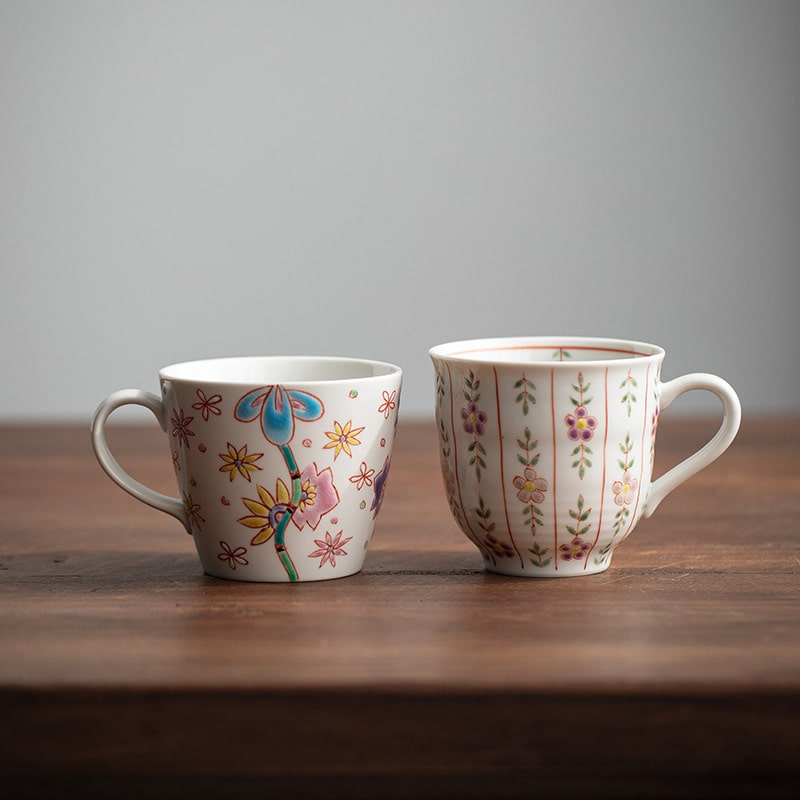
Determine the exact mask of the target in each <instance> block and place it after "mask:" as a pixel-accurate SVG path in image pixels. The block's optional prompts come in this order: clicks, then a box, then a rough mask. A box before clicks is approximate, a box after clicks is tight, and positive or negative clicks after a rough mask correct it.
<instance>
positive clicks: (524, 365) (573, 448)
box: [430, 337, 741, 577]
mask: <svg viewBox="0 0 800 800" xmlns="http://www.w3.org/2000/svg"><path fill="white" fill-rule="evenodd" d="M430 356H431V359H432V360H433V365H434V370H435V373H436V422H437V426H438V432H439V448H440V460H441V466H442V475H443V477H444V484H445V491H446V494H447V499H448V501H449V504H450V508H451V511H452V513H453V516H454V518H455V520H456V522H457V523H458V525H459V527H460V528H461V530H462V531H463V532H464V533H465V534H466V536H467V537H468V538H469V539H470V540H471V541H472V542H473V543H474V544H475V545H476V546H477V548H478V550H479V551H480V552H481V555H482V556H483V559H484V562H485V566H486V568H487V569H488V570H490V571H492V572H498V573H502V574H505V575H517V576H529V577H537V576H548V577H561V576H570V575H589V574H592V573H597V572H602V571H604V570H605V569H607V568H608V567H609V565H610V563H611V558H612V555H613V553H614V550H615V549H616V548H617V546H618V545H619V544H620V543H621V542H622V541H624V540H625V538H626V537H627V536H628V535H629V534H630V533H631V531H632V530H633V528H634V526H635V525H636V523H637V522H638V521H639V519H641V518H642V517H649V516H650V515H651V514H652V513H653V512H654V511H655V509H656V507H657V506H658V504H659V503H660V502H661V501H662V500H663V499H664V497H666V495H667V494H669V492H671V491H672V490H673V489H674V488H675V487H676V486H678V485H680V484H681V483H683V482H684V481H685V480H687V479H688V478H690V477H691V476H692V475H694V474H695V473H697V472H698V471H700V470H701V469H703V468H704V467H706V466H708V465H709V464H710V463H711V462H712V461H714V460H715V459H716V458H718V457H719V456H720V455H722V453H723V452H724V451H725V450H726V449H727V448H728V446H729V445H730V444H731V442H732V441H733V439H734V437H735V436H736V433H737V431H738V429H739V423H740V420H741V406H740V404H739V399H738V397H737V396H736V393H735V392H734V390H733V389H732V387H731V386H730V385H729V384H728V383H726V382H725V381H724V380H722V379H721V378H718V377H717V376H715V375H709V374H706V373H694V374H690V375H684V376H683V377H680V378H676V379H675V380H671V381H666V382H664V383H662V382H661V379H660V370H661V364H662V361H663V359H664V350H663V349H662V348H661V347H658V346H656V345H652V344H644V343H641V342H634V341H622V340H616V339H593V338H574V337H573V338H544V337H529V338H502V339H482V340H472V341H461V342H451V343H448V344H442V345H438V346H437V347H434V348H432V349H431V351H430ZM692 389H705V390H707V391H710V392H713V393H714V394H715V395H716V396H717V397H718V398H719V399H720V401H721V402H722V406H723V411H724V418H723V421H722V424H721V426H720V428H719V430H718V431H717V433H716V435H715V436H714V437H713V438H712V439H711V440H710V441H709V442H708V443H707V444H706V445H705V446H704V447H703V448H701V449H700V450H699V451H697V452H696V453H694V454H693V455H691V456H689V457H688V458H686V459H685V460H684V461H682V462H681V463H680V464H678V465H677V466H675V467H673V468H672V469H671V470H669V471H668V472H667V473H666V474H664V475H662V476H661V477H660V478H658V479H656V480H653V479H652V470H653V459H654V453H655V442H656V431H657V428H658V419H659V414H660V412H661V411H663V410H664V409H666V408H667V407H668V406H669V405H670V404H671V403H672V402H673V401H674V400H675V399H676V398H677V397H678V396H680V395H681V394H683V393H684V392H687V391H689V390H692Z"/></svg>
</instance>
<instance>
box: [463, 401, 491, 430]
mask: <svg viewBox="0 0 800 800" xmlns="http://www.w3.org/2000/svg"><path fill="white" fill-rule="evenodd" d="M487 419H488V417H487V416H486V412H485V411H481V410H480V409H479V408H478V406H477V405H475V403H470V404H469V405H468V406H467V407H466V408H462V409H461V420H462V421H463V423H464V430H465V431H466V432H467V433H475V434H477V435H478V436H483V432H484V430H485V428H484V426H485V425H486V420H487Z"/></svg>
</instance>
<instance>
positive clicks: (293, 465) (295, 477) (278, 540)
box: [275, 444, 303, 581]
mask: <svg viewBox="0 0 800 800" xmlns="http://www.w3.org/2000/svg"><path fill="white" fill-rule="evenodd" d="M280 450H281V455H282V456H283V460H284V461H285V462H286V467H287V468H288V470H289V474H290V476H291V478H292V499H291V501H290V505H289V506H288V507H287V509H286V512H285V513H284V514H283V516H282V517H281V518H280V521H279V522H278V524H277V526H276V528H275V552H276V553H277V554H278V558H279V559H280V560H281V564H283V568H284V569H285V570H286V574H287V575H288V576H289V580H290V581H297V580H299V578H298V576H297V568H296V567H295V565H294V562H293V561H292V557H291V556H290V555H289V551H288V550H287V549H286V541H285V539H286V526H287V525H288V524H289V520H290V519H291V518H292V514H294V512H295V511H296V510H297V507H298V506H299V505H300V498H301V496H302V490H303V487H302V484H301V483H300V470H299V469H298V468H297V461H295V457H294V453H292V449H291V448H290V447H289V445H287V444H283V445H281V446H280Z"/></svg>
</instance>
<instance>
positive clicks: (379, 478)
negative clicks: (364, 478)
mask: <svg viewBox="0 0 800 800" xmlns="http://www.w3.org/2000/svg"><path fill="white" fill-rule="evenodd" d="M390 464H391V462H390V459H389V458H387V459H386V461H384V462H383V466H382V467H381V471H380V472H379V473H378V474H377V475H376V476H375V481H374V483H373V486H372V488H373V491H374V492H375V494H374V496H373V498H372V505H371V506H370V507H369V510H370V511H371V512H372V518H373V519H375V517H377V516H378V512H379V511H380V510H381V505H383V495H384V493H385V492H386V479H387V478H388V477H389V466H390Z"/></svg>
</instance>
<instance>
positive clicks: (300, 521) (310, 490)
mask: <svg viewBox="0 0 800 800" xmlns="http://www.w3.org/2000/svg"><path fill="white" fill-rule="evenodd" d="M300 484H301V487H302V488H301V494H300V500H299V501H298V502H297V508H296V509H295V512H294V513H293V514H292V522H293V523H294V524H295V525H297V527H298V528H300V529H301V530H302V528H303V526H304V525H306V524H308V526H309V527H310V528H311V529H312V530H316V528H317V525H319V521H320V520H321V519H322V517H323V516H324V515H325V514H327V513H328V512H329V511H331V510H333V509H334V508H336V506H338V505H339V493H338V492H337V491H336V487H335V486H334V485H333V472H332V471H331V468H330V467H326V468H325V469H323V470H322V471H321V472H317V465H316V464H309V465H308V466H307V467H306V468H305V469H304V470H303V472H302V473H301V474H300Z"/></svg>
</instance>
